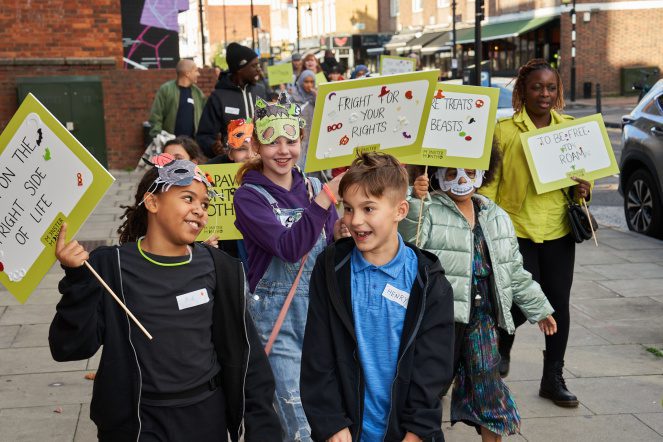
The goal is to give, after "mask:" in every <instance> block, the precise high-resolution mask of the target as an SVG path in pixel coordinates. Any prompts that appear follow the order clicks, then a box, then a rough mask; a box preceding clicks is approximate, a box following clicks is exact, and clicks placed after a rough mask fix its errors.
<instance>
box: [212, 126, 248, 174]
mask: <svg viewBox="0 0 663 442" xmlns="http://www.w3.org/2000/svg"><path fill="white" fill-rule="evenodd" d="M227 132H228V142H227V149H226V153H224V154H223V155H217V156H215V157H214V158H212V159H211V160H209V161H208V162H207V163H205V164H229V163H244V162H246V161H248V160H250V159H251V158H253V157H254V156H255V152H254V151H253V148H252V146H251V138H252V136H253V122H252V121H251V119H250V118H247V119H244V118H238V119H237V120H230V122H229V123H228V130H227Z"/></svg>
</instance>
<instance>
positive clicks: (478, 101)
mask: <svg viewBox="0 0 663 442" xmlns="http://www.w3.org/2000/svg"><path fill="white" fill-rule="evenodd" d="M474 104H475V105H476V107H479V108H481V107H483V105H484V102H483V100H477V101H476V102H475V103H474Z"/></svg>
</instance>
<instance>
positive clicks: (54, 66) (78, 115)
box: [0, 0, 215, 168]
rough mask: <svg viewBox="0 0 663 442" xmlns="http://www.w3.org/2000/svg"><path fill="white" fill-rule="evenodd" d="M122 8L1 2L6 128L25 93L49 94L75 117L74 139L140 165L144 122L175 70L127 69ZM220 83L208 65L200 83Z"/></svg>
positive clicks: (1, 96) (99, 0)
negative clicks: (93, 116)
mask: <svg viewBox="0 0 663 442" xmlns="http://www.w3.org/2000/svg"><path fill="white" fill-rule="evenodd" d="M120 9H121V4H120V0H89V1H88V2H86V3H85V5H82V4H81V3H79V2H71V1H66V0H32V1H31V2H29V3H27V2H7V1H4V2H3V14H2V15H0V130H3V129H4V128H5V126H6V125H7V123H8V122H9V120H10V119H11V117H12V115H13V114H14V112H15V111H16V109H17V108H18V105H19V92H20V91H26V90H27V91H33V90H35V91H36V90H39V91H43V92H44V91H45V92H44V93H45V94H46V98H42V100H43V101H44V104H45V105H46V106H47V107H48V108H49V109H50V110H51V111H52V112H53V113H54V115H55V116H56V117H57V118H58V119H59V120H60V121H64V120H66V121H69V120H71V122H72V127H73V128H74V129H73V130H72V133H73V134H74V136H76V137H77V138H79V140H80V141H82V142H83V144H84V145H85V146H86V147H87V148H88V149H89V150H90V151H91V152H92V153H93V154H94V155H95V156H96V157H97V158H98V159H99V160H100V161H101V162H102V163H106V162H107V164H108V166H109V167H110V168H127V167H131V168H133V167H135V166H136V164H137V162H138V159H139V157H140V155H141V154H142V153H143V151H144V147H143V130H142V123H143V121H145V120H147V119H148V117H149V112H150V108H151V105H152V101H153V99H154V94H155V92H156V90H157V89H158V87H159V86H160V85H161V84H162V83H163V82H165V81H167V80H170V79H174V78H175V70H174V69H159V70H157V69H150V70H138V69H137V70H133V69H125V68H124V62H123V45H122V23H121V13H120ZM214 81H215V78H214V74H213V72H212V71H211V70H204V71H203V75H201V78H200V79H199V82H198V84H199V86H201V88H202V89H203V90H204V91H205V93H207V94H209V92H211V90H212V88H213V86H214ZM82 84H85V85H87V86H90V85H92V86H93V87H92V88H88V89H85V90H83V89H80V88H79V86H80V85H82ZM90 90H93V93H88V92H89V91H90ZM37 96H39V95H38V94H37ZM93 110H94V112H93ZM68 112H69V113H68ZM67 113H68V114H67ZM91 115H98V119H97V120H96V121H90V116H91ZM92 127H94V128H95V130H94V131H91V130H89V129H90V128H92ZM90 132H94V133H90ZM86 137H91V138H90V140H92V141H86V140H85V138H86Z"/></svg>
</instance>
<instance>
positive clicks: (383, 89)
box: [378, 86, 389, 97]
mask: <svg viewBox="0 0 663 442" xmlns="http://www.w3.org/2000/svg"><path fill="white" fill-rule="evenodd" d="M388 93H389V89H387V86H382V90H381V91H380V95H378V97H384V96H385V95H387V94H388Z"/></svg>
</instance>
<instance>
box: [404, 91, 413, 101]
mask: <svg viewBox="0 0 663 442" xmlns="http://www.w3.org/2000/svg"><path fill="white" fill-rule="evenodd" d="M405 98H407V99H408V100H411V99H412V91H406V92H405Z"/></svg>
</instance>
